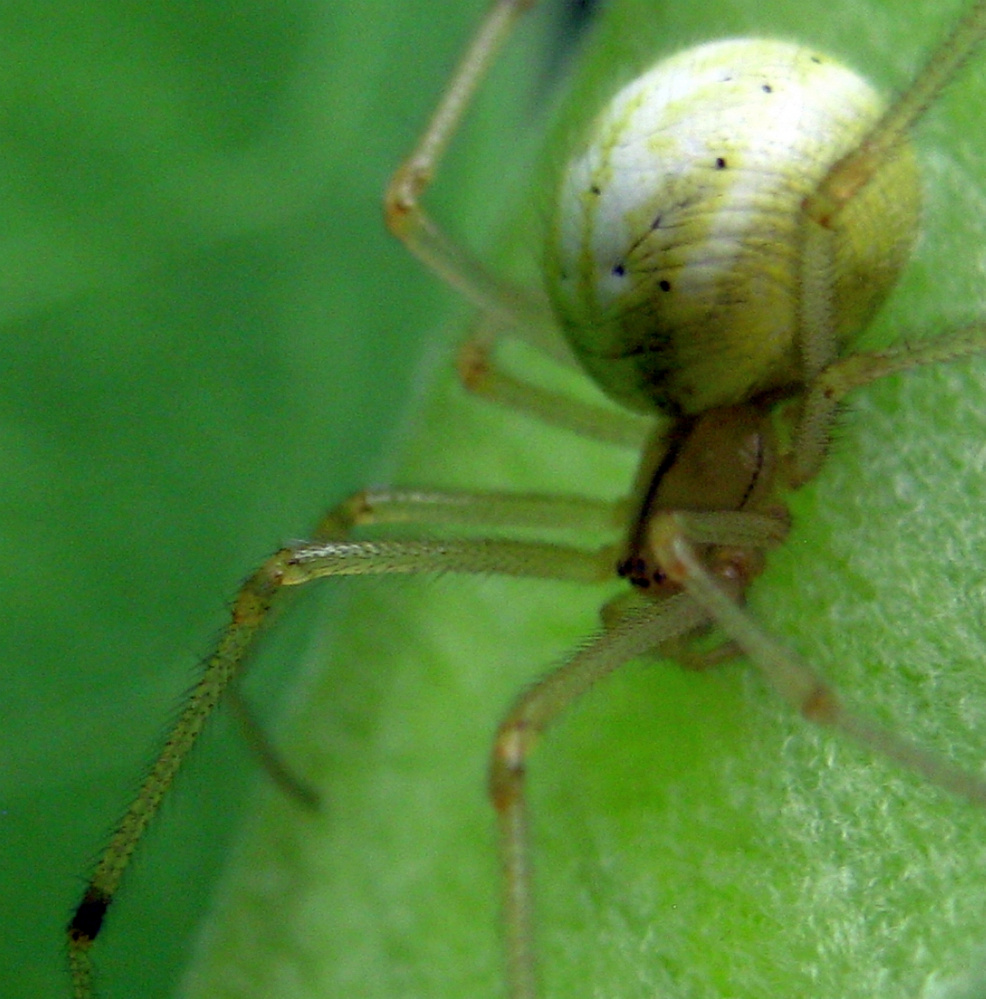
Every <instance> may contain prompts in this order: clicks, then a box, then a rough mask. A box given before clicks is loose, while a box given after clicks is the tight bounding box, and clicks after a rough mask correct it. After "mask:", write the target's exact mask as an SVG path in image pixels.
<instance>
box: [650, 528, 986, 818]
mask: <svg viewBox="0 0 986 999" xmlns="http://www.w3.org/2000/svg"><path fill="white" fill-rule="evenodd" d="M690 534H691V531H690V529H689V515H687V514H679V513H669V514H666V515H664V516H662V517H660V518H658V519H656V520H655V522H654V524H653V526H652V529H651V540H652V543H653V545H654V549H655V551H656V552H657V554H658V558H659V559H660V562H661V565H662V566H663V568H664V570H665V572H667V574H668V575H669V576H670V577H671V578H672V579H674V580H675V581H677V582H678V583H680V584H681V586H683V587H684V589H685V591H686V592H687V593H688V595H689V596H690V597H691V598H692V599H693V600H694V601H695V602H696V603H697V604H698V605H699V606H700V607H702V608H703V609H704V611H705V612H706V614H707V615H708V616H709V617H710V618H712V619H713V620H714V621H715V622H716V623H717V624H718V625H719V626H720V627H721V628H722V629H723V631H725V632H726V634H727V635H729V636H730V638H731V639H732V640H733V641H734V642H735V643H736V644H737V645H739V646H740V647H741V648H742V649H743V650H744V651H745V652H746V654H747V655H748V656H749V657H750V660H751V662H752V663H753V665H754V666H756V667H757V669H759V670H760V672H761V673H762V674H763V676H764V678H765V679H766V680H767V682H768V683H769V684H770V685H771V686H772V687H773V688H774V689H775V690H776V691H777V692H778V693H779V694H780V695H781V697H783V698H784V700H785V701H787V702H788V704H790V705H791V706H792V707H793V708H794V709H795V710H796V711H797V712H798V713H799V714H801V715H803V716H804V717H805V718H806V719H808V720H809V721H812V722H815V723H817V724H819V725H824V726H829V727H832V728H835V729H838V730H839V731H842V732H844V733H846V734H847V735H848V736H850V737H851V738H853V739H855V740H856V741H857V742H859V743H861V744H862V745H864V746H866V747H868V748H869V749H872V750H874V751H875V752H877V753H881V754H883V755H884V756H886V757H888V758H890V759H891V760H893V761H894V762H896V763H899V764H900V765H901V766H903V767H906V768H907V769H909V770H913V771H915V772H917V773H920V774H921V775H922V776H924V777H926V778H928V780H930V781H932V782H933V783H935V784H937V785H938V786H939V787H942V788H944V789H946V790H948V791H951V792H953V793H955V794H958V795H961V796H963V797H965V798H968V799H969V800H970V801H973V802H974V803H975V804H977V805H982V806H986V783H984V782H983V781H982V780H981V779H980V778H978V777H975V776H973V775H972V774H969V773H966V772H965V771H963V770H960V769H958V768H957V767H955V766H953V765H952V764H951V763H949V762H948V761H947V760H944V759H942V758H940V757H938V756H936V755H934V754H932V753H929V752H926V751H925V750H923V749H922V748H920V747H919V746H917V745H915V744H914V743H912V742H910V741H908V740H907V739H902V738H901V737H900V736H898V735H895V734H894V733H893V732H890V731H889V730H887V729H885V728H882V727H881V726H879V725H876V724H875V723H873V722H871V721H869V719H867V718H864V717H861V716H858V715H855V714H853V713H852V712H851V711H849V710H848V709H847V708H846V707H845V705H844V704H843V702H842V698H841V697H840V696H839V694H838V692H837V691H836V690H835V689H834V688H833V687H832V686H831V685H830V684H829V683H827V682H826V681H825V680H824V679H823V678H822V677H821V676H820V675H819V674H818V673H816V672H815V671H814V670H813V669H812V668H811V667H810V666H809V665H808V664H807V663H805V662H804V661H803V660H801V659H800V658H799V657H798V656H797V655H796V654H795V653H794V652H792V651H791V650H790V649H788V648H786V647H785V646H784V645H782V644H781V643H780V642H778V641H777V640H776V639H774V638H772V637H771V636H770V635H769V634H767V632H766V631H764V629H763V628H761V627H760V626H759V625H758V624H757V623H756V622H755V621H754V620H753V618H751V617H750V616H749V615H748V614H747V613H746V612H745V611H744V610H743V609H742V608H741V607H740V606H739V605H738V604H737V603H736V602H735V601H734V600H733V599H732V598H731V597H730V596H729V595H728V594H727V593H726V592H725V591H724V590H723V588H722V587H721V586H720V585H719V583H718V582H717V581H716V579H715V578H714V577H713V576H712V574H711V573H710V572H709V571H708V569H707V568H706V567H705V566H703V565H702V563H701V561H700V560H699V559H698V558H697V557H696V554H695V551H694V549H693V547H692V543H691V540H690Z"/></svg>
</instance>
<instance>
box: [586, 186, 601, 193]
mask: <svg viewBox="0 0 986 999" xmlns="http://www.w3.org/2000/svg"><path fill="white" fill-rule="evenodd" d="M589 193H590V194H602V193H603V192H602V191H601V190H600V189H599V185H598V184H593V185H592V187H590V188H589Z"/></svg>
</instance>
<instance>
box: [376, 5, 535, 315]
mask: <svg viewBox="0 0 986 999" xmlns="http://www.w3.org/2000/svg"><path fill="white" fill-rule="evenodd" d="M535 2H536V0H493V2H492V3H491V4H490V7H489V10H488V11H487V13H486V16H485V17H484V19H483V21H482V23H481V24H480V26H479V29H478V30H477V31H476V34H475V35H474V37H473V39H472V42H471V43H470V44H469V46H468V47H467V48H466V51H465V53H464V54H463V56H462V58H461V60H460V62H459V65H458V66H457V67H456V70H455V72H454V73H453V74H452V79H451V80H450V82H449V84H448V86H447V87H446V89H445V93H444V94H443V95H442V98H441V99H440V101H439V102H438V106H437V107H436V108H435V110H434V112H433V113H432V116H431V120H430V121H429V122H428V125H427V126H426V128H425V130H424V132H423V134H422V135H421V137H420V139H418V143H417V145H416V146H415V147H414V149H413V150H412V151H411V153H410V155H409V156H408V157H407V159H406V160H405V161H404V162H403V163H402V164H401V166H400V167H399V168H398V170H397V172H396V173H395V174H394V176H393V177H392V178H391V181H390V184H389V186H388V188H387V193H386V197H385V213H386V218H387V225H388V226H389V228H390V230H391V232H393V233H394V235H395V236H397V238H398V239H400V240H401V241H402V242H403V243H404V244H405V245H406V246H407V248H408V249H409V250H410V251H411V252H412V253H413V254H414V255H415V256H416V257H418V259H419V260H421V261H422V262H423V263H424V264H425V265H426V266H427V267H428V268H429V269H430V270H432V271H434V272H435V273H436V274H438V275H439V276H440V277H441V278H442V279H443V280H445V281H446V282H448V284H450V285H451V286H452V287H453V288H457V289H458V290H459V291H460V292H461V293H462V294H463V295H465V297H466V298H468V299H469V300H470V301H471V302H473V304H475V305H477V306H479V307H480V308H481V309H482V310H483V312H484V313H486V314H487V315H489V316H491V317H495V318H496V319H497V321H498V322H499V323H500V324H501V325H504V326H513V327H524V326H535V327H538V326H545V325H548V326H553V325H554V323H553V321H552V317H551V312H550V310H549V308H548V304H547V302H546V301H544V300H543V299H542V298H540V297H538V296H535V295H532V294H530V293H528V292H525V291H522V290H521V289H519V288H515V287H512V286H509V285H507V284H506V283H504V282H502V281H500V280H499V279H497V278H496V277H494V276H493V275H492V274H490V272H489V271H488V270H487V269H486V268H485V267H484V266H483V265H482V264H481V263H480V262H479V261H478V260H476V259H475V258H474V257H473V256H472V254H471V253H469V252H468V250H466V249H465V248H464V247H463V246H461V245H460V244H459V243H457V242H456V241H454V240H453V239H451V238H450V237H449V236H448V235H447V234H446V233H445V232H444V231H443V230H442V229H440V228H439V227H438V226H437V225H436V224H435V223H434V222H433V221H432V219H431V217H430V216H429V215H428V214H427V213H426V212H425V211H424V209H423V208H422V207H421V205H420V198H421V196H422V195H423V194H424V192H425V191H426V190H427V188H428V186H429V184H430V183H431V181H432V178H433V177H434V175H435V173H436V172H437V170H438V167H439V165H440V163H441V160H442V157H443V155H444V153H445V149H446V147H447V146H448V144H449V141H450V140H451V139H452V137H453V136H454V135H455V133H456V131H457V129H458V127H459V124H460V122H461V121H462V118H463V115H464V114H465V112H466V111H467V109H468V107H469V105H470V103H471V102H472V99H473V96H474V95H475V93H476V89H477V87H478V86H479V84H480V83H481V82H482V80H483V79H484V78H485V76H486V74H487V72H488V71H489V69H490V67H491V66H492V65H493V63H494V62H495V61H496V58H497V55H498V54H499V52H500V49H501V47H502V46H503V44H504V42H505V41H506V40H507V38H508V37H509V36H510V34H511V32H512V31H513V28H514V26H515V25H516V23H517V21H518V20H519V19H520V18H521V16H522V15H523V14H524V13H525V12H526V11H527V10H528V9H529V8H530V7H532V6H533V5H534V3H535Z"/></svg>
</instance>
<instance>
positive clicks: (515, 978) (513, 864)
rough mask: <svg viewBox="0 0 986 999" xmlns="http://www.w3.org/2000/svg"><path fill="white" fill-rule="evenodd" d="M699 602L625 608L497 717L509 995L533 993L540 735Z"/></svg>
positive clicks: (692, 622)
mask: <svg viewBox="0 0 986 999" xmlns="http://www.w3.org/2000/svg"><path fill="white" fill-rule="evenodd" d="M707 620H708V615H707V613H706V611H705V609H704V608H702V607H701V606H699V605H698V604H696V603H695V602H694V601H693V600H692V599H691V598H690V597H689V596H688V595H687V594H678V595H677V596H674V597H671V598H670V599H668V600H665V601H662V602H660V603H648V604H646V605H645V606H642V607H638V608H636V609H635V610H633V611H630V612H628V613H627V614H625V615H624V616H623V617H621V618H620V620H619V621H618V622H617V623H616V624H615V625H614V626H613V627H612V628H611V629H610V630H609V631H606V632H604V633H603V634H602V635H600V636H599V637H597V638H596V639H595V640H594V641H593V642H591V643H590V644H589V645H587V646H586V647H584V648H583V649H581V650H579V652H577V653H576V654H575V655H574V656H573V657H572V658H571V659H570V660H569V661H568V662H567V663H565V664H564V665H563V666H560V667H559V668H558V669H556V670H555V671H554V672H552V673H549V674H548V675H547V676H546V677H544V679H542V680H541V681H540V682H539V683H537V684H535V685H534V686H533V687H530V688H529V689H527V690H525V691H524V693H523V694H521V696H520V697H519V698H518V700H517V701H516V702H515V703H514V705H513V707H512V708H511V709H510V710H509V712H508V713H507V715H506V717H505V718H504V719H503V721H502V722H501V723H500V727H499V729H498V730H497V734H496V739H495V741H494V744H493V752H492V758H491V763H490V785H489V786H490V797H491V798H492V801H493V806H494V807H495V809H496V812H497V817H498V819H499V827H500V855H501V867H502V880H503V918H504V927H505V934H506V940H505V946H506V957H507V976H508V983H509V990H510V997H511V999H534V997H535V996H536V995H537V971H536V962H535V957H534V925H533V924H534V920H533V898H532V893H533V888H532V876H531V865H530V847H529V842H528V817H527V803H526V799H525V792H524V784H525V779H526V773H527V760H528V757H529V756H530V754H531V752H532V751H533V749H534V747H535V745H536V743H537V741H538V739H539V737H540V736H541V733H542V732H544V730H545V729H546V728H547V727H548V725H549V724H551V722H552V721H554V719H555V718H557V717H559V716H560V715H561V714H563V713H564V711H565V710H566V709H567V708H568V707H569V706H570V705H571V704H572V703H573V702H574V701H575V700H577V699H578V698H579V697H580V696H581V695H582V694H584V693H585V692H586V691H587V690H588V689H589V688H590V687H591V686H592V685H593V684H594V683H596V682H597V681H598V680H601V679H602V678H603V677H605V676H607V675H608V674H609V673H612V672H613V671H614V670H615V669H617V668H618V667H619V666H621V665H623V663H625V662H628V661H629V660H631V659H633V658H635V657H636V656H640V655H643V654H644V653H646V652H649V651H651V650H653V649H654V648H656V647H657V646H660V645H661V644H663V643H665V642H667V641H669V640H671V639H673V638H675V637H677V636H678V635H681V634H684V633H686V632H688V631H691V630H693V629H694V628H697V627H699V626H700V625H702V624H703V623H705V622H706V621H707Z"/></svg>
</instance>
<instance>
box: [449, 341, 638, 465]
mask: <svg viewBox="0 0 986 999" xmlns="http://www.w3.org/2000/svg"><path fill="white" fill-rule="evenodd" d="M456 369H457V371H458V373H459V380H460V381H461V382H462V384H463V386H464V387H465V388H466V390H467V391H469V392H471V393H472V394H473V395H477V396H480V397H481V398H483V399H486V400H488V401H490V402H496V403H499V404H500V405H503V406H508V407H509V408H510V409H513V410H515V411H516V412H520V413H524V414H526V415H527V416H530V417H532V418H534V419H536V420H537V421H538V422H540V423H544V424H547V425H548V426H554V427H561V428H562V429H564V430H569V431H571V432H572V433H576V434H578V435H579V436H580V437H585V438H588V439H589V440H597V441H602V442H603V443H604V444H616V445H618V446H620V447H626V448H632V449H634V450H639V449H640V448H641V447H643V445H644V442H645V440H646V439H647V437H648V435H649V433H650V432H651V430H652V429H653V426H654V421H653V419H647V418H644V417H639V416H635V415H633V414H631V413H628V412H625V411H620V410H617V409H610V408H608V407H606V408H604V407H602V406H594V405H592V404H591V403H588V402H583V401H582V400H581V399H576V398H573V397H571V396H567V395H562V394H561V393H559V392H552V391H550V390H548V389H544V388H541V387H540V386H538V385H535V384H533V382H529V381H526V380H524V379H521V378H517V377H516V376H515V375H512V374H510V373H509V372H507V371H504V369H503V368H502V367H501V366H500V365H499V364H498V363H497V361H496V359H495V358H494V357H493V345H492V343H491V342H490V341H488V340H487V339H485V338H482V337H479V336H476V337H473V338H471V339H469V340H467V341H466V342H465V343H464V344H463V345H462V347H460V349H459V355H458V358H457V363H456Z"/></svg>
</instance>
